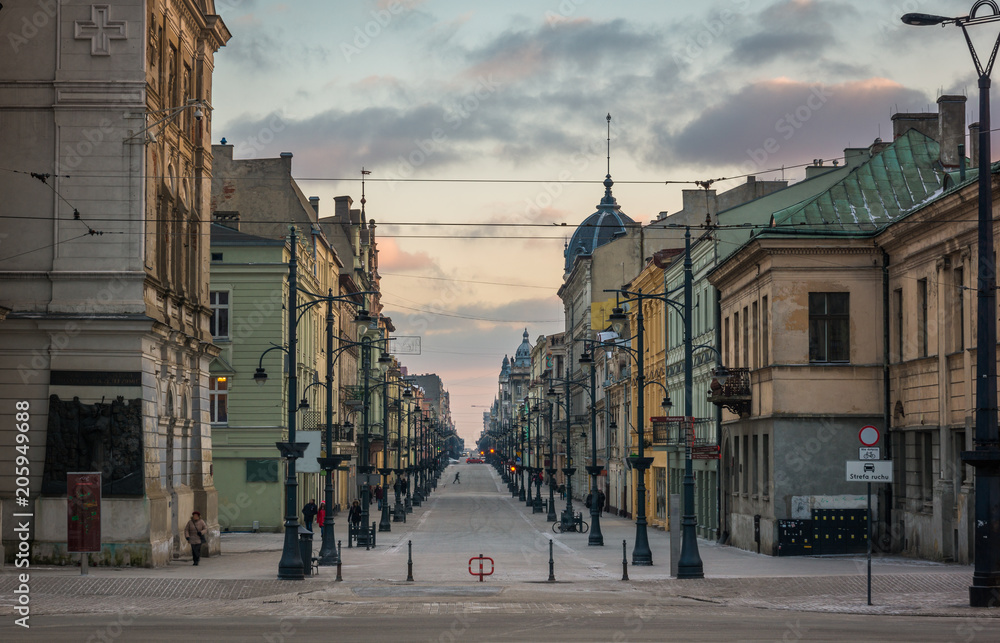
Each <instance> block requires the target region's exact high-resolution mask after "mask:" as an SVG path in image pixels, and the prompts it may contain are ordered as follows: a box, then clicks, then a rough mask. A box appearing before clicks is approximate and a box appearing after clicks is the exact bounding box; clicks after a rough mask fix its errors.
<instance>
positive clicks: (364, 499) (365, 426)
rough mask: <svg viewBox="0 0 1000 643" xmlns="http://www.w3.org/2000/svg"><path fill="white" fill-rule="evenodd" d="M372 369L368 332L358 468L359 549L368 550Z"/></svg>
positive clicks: (364, 338)
mask: <svg viewBox="0 0 1000 643" xmlns="http://www.w3.org/2000/svg"><path fill="white" fill-rule="evenodd" d="M371 367H372V343H371V339H370V338H369V337H368V332H367V331H364V335H362V337H361V370H363V371H364V376H365V379H364V382H365V383H364V397H363V401H364V406H362V407H361V426H362V429H361V430H362V431H363V433H362V435H361V466H360V467H358V470H359V471H360V473H361V475H362V476H363V479H362V484H361V531H360V532H359V533H358V539H357V543H358V547H360V546H361V545H365V547H366V548H367V547H368V546H369V545H370V544H371V542H370V538H369V533H368V528H369V525H368V516H369V514H368V505H369V503H371V489H370V488H369V486H368V476H369V474H371V472H372V467H371V466H370V464H369V457H370V454H369V453H368V432H369V431H370V430H371V426H370V424H369V421H370V419H371V418H370V416H369V407H371V400H370V399H369V394H370V392H371V391H370V389H369V386H368V379H369V377H370V375H371Z"/></svg>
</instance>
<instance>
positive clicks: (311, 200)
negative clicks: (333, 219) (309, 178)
mask: <svg viewBox="0 0 1000 643" xmlns="http://www.w3.org/2000/svg"><path fill="white" fill-rule="evenodd" d="M309 205H311V206H312V207H313V211H314V212H316V217H317V218H319V197H318V196H311V197H309Z"/></svg>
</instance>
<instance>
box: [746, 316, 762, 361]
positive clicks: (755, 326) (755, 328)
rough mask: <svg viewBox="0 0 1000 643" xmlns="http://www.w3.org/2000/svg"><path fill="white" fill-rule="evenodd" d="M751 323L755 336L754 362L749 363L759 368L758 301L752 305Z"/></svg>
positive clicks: (752, 334)
mask: <svg viewBox="0 0 1000 643" xmlns="http://www.w3.org/2000/svg"><path fill="white" fill-rule="evenodd" d="M751 310H752V314H753V317H751V318H750V319H751V323H750V334H751V336H752V337H753V340H754V342H753V363H752V364H748V366H750V367H751V368H757V367H758V366H760V354H759V352H758V351H759V350H760V335H759V334H758V332H759V330H760V313H758V312H757V302H753V307H752V309H751Z"/></svg>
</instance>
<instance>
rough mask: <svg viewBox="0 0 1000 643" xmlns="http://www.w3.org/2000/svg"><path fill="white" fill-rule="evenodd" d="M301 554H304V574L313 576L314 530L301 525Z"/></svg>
mask: <svg viewBox="0 0 1000 643" xmlns="http://www.w3.org/2000/svg"><path fill="white" fill-rule="evenodd" d="M299 555H300V556H302V574H303V575H304V576H305V577H306V578H308V577H310V576H312V555H313V532H311V531H309V530H308V529H306V528H305V527H303V526H302V525H299Z"/></svg>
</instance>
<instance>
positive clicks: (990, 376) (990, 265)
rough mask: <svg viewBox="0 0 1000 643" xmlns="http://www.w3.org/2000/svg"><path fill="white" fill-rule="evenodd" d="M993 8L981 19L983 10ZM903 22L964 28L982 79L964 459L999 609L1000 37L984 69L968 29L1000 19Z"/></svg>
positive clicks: (979, 572) (980, 567)
mask: <svg viewBox="0 0 1000 643" xmlns="http://www.w3.org/2000/svg"><path fill="white" fill-rule="evenodd" d="M984 8H985V9H989V12H988V13H987V12H983V14H982V15H979V13H980V9H984ZM902 20H903V22H904V23H906V24H908V25H915V26H930V25H947V24H954V25H957V26H959V27H961V28H962V34H963V35H964V36H965V41H966V43H967V44H968V45H969V52H970V53H971V54H972V62H973V63H975V66H976V72H977V73H978V74H979V241H978V252H979V282H978V296H977V301H978V306H977V308H978V314H977V319H976V434H975V440H974V443H975V450H974V451H965V452H963V453H962V460H963V461H964V462H965V463H966V464H969V465H972V466H973V467H975V470H976V515H975V525H976V527H975V554H974V556H975V571H974V572H973V574H972V585H971V586H970V587H969V604H970V605H971V606H972V607H997V606H998V605H1000V545H998V543H1000V435H998V430H997V318H996V314H995V312H996V264H995V259H994V254H993V187H992V180H993V172H992V161H993V157H992V151H991V149H990V136H991V135H992V132H991V126H990V73H991V72H992V71H993V63H994V62H996V57H997V49H998V48H1000V36H998V37H997V40H996V44H994V45H993V50H992V51H991V52H990V57H989V60H988V61H987V63H986V65H985V66H983V64H982V62H981V61H980V60H979V56H978V54H977V53H976V48H975V47H974V46H973V44H972V39H971V38H969V32H968V31H967V30H966V25H977V24H983V23H987V22H996V21H998V20H1000V7H998V6H997V3H996V2H995V1H994V0H978V2H976V3H975V4H973V5H972V9H971V10H970V11H969V15H967V16H963V17H960V18H945V17H944V16H934V15H929V14H925V13H908V14H906V15H904V16H903V17H902Z"/></svg>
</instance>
